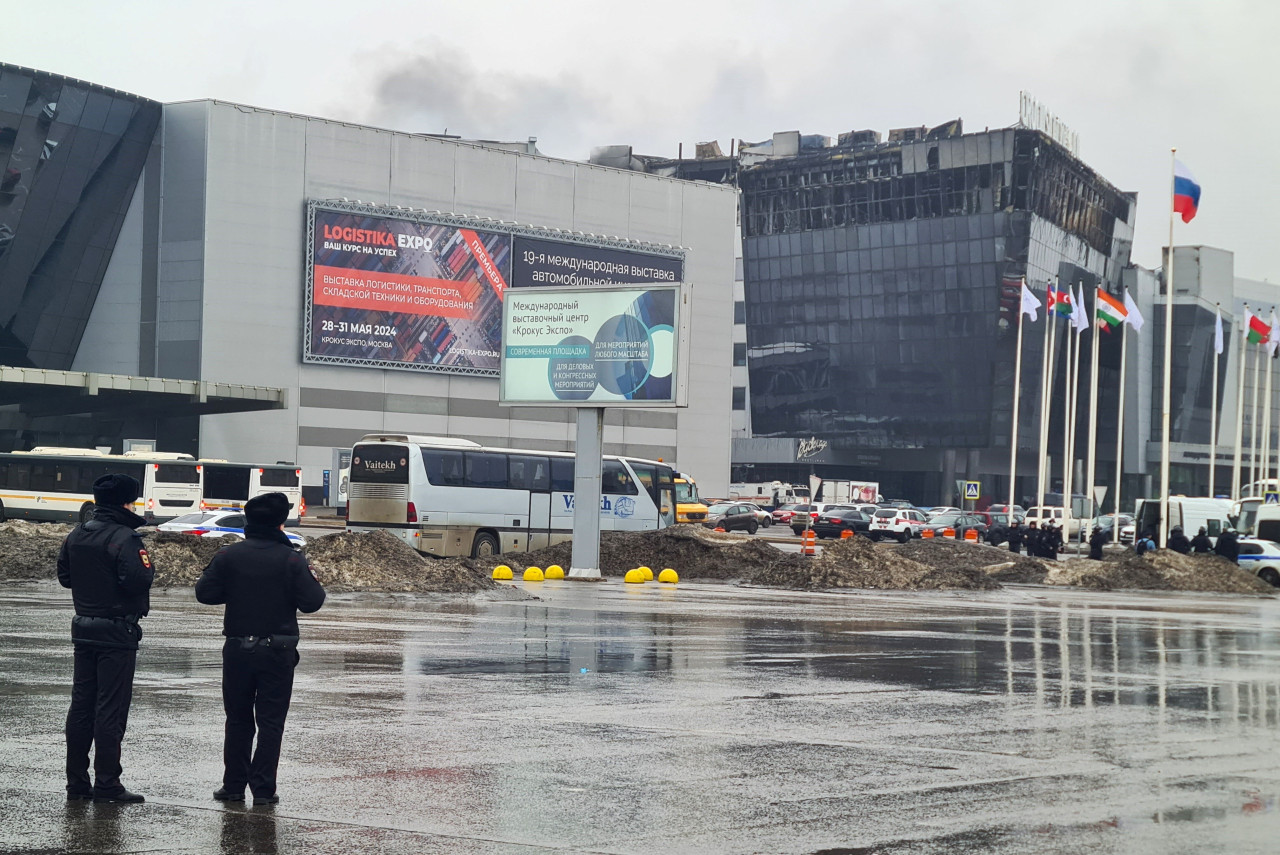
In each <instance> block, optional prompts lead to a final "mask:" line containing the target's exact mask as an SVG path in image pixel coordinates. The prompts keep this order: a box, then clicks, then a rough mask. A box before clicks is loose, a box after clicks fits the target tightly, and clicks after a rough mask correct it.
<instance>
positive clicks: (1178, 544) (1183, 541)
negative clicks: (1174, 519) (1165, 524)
mask: <svg viewBox="0 0 1280 855" xmlns="http://www.w3.org/2000/svg"><path fill="white" fill-rule="evenodd" d="M1165 545H1166V546H1168V547H1169V548H1170V549H1172V550H1173V551H1174V552H1181V553H1182V554H1183V555H1190V554H1191V541H1190V540H1188V539H1187V536H1186V535H1185V534H1183V533H1182V529H1180V528H1175V529H1174V530H1173V531H1171V532H1169V539H1168V540H1166V541H1165Z"/></svg>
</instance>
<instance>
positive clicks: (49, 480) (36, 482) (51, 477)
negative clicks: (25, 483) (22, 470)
mask: <svg viewBox="0 0 1280 855" xmlns="http://www.w3.org/2000/svg"><path fill="white" fill-rule="evenodd" d="M28 489H31V490H36V491H38V492H41V493H50V492H52V491H54V490H56V489H58V471H57V465H56V464H53V463H32V464H31V486H30V487H29V488H28Z"/></svg>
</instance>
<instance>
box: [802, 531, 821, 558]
mask: <svg viewBox="0 0 1280 855" xmlns="http://www.w3.org/2000/svg"><path fill="white" fill-rule="evenodd" d="M817 542H818V536H817V535H816V534H814V533H813V529H811V528H809V529H805V531H804V534H802V535H800V554H801V555H816V554H817V552H818V550H817V547H816V545H815V544H817Z"/></svg>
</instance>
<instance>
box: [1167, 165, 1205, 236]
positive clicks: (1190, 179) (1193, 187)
mask: <svg viewBox="0 0 1280 855" xmlns="http://www.w3.org/2000/svg"><path fill="white" fill-rule="evenodd" d="M1199 207H1200V185H1199V184H1197V183H1196V179H1195V177H1194V176H1193V175H1192V174H1191V170H1190V169H1187V168H1186V167H1185V166H1183V165H1182V161H1180V160H1175V161H1174V162H1173V212H1174V213H1175V214H1181V215H1182V222H1184V223H1189V222H1191V218H1192V217H1194V216H1195V215H1196V210H1197V209H1198V208H1199Z"/></svg>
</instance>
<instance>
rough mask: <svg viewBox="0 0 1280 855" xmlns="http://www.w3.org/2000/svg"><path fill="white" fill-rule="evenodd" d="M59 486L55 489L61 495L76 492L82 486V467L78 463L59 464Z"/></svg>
mask: <svg viewBox="0 0 1280 855" xmlns="http://www.w3.org/2000/svg"><path fill="white" fill-rule="evenodd" d="M57 484H58V486H57V487H56V488H55V489H56V490H57V491H58V492H59V493H74V492H76V490H77V489H78V488H79V486H80V466H79V465H78V464H76V463H59V464H58V477H57ZM91 489H92V488H91Z"/></svg>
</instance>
